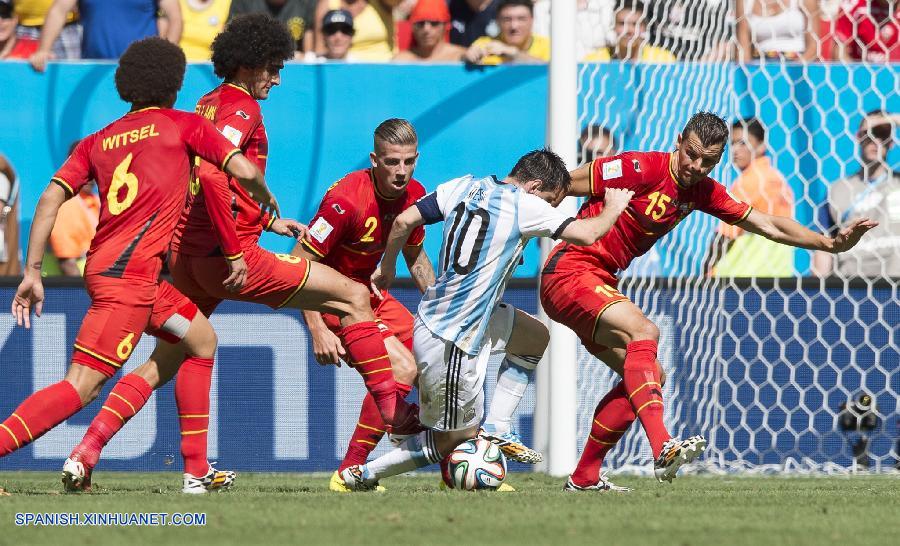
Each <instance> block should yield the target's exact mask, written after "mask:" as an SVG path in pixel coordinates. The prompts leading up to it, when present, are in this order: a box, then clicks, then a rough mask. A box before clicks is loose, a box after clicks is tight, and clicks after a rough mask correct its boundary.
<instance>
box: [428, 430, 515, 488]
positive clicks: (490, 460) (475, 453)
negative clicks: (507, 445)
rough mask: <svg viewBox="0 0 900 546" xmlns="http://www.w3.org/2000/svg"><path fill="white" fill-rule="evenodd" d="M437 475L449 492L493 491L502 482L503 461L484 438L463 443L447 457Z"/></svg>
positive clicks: (503, 473) (492, 445)
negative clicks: (462, 490) (441, 478)
mask: <svg viewBox="0 0 900 546" xmlns="http://www.w3.org/2000/svg"><path fill="white" fill-rule="evenodd" d="M441 475H442V477H443V479H444V483H445V484H447V487H449V488H450V489H465V490H466V491H477V490H479V489H487V490H493V489H497V488H498V487H500V484H501V483H503V480H504V478H506V457H504V455H503V452H502V451H500V448H499V447H497V445H496V444H494V443H491V442H489V441H488V440H485V439H484V438H475V439H472V440H466V441H465V442H463V443H461V444H459V445H458V446H457V447H456V449H454V450H453V452H452V453H450V455H449V456H448V457H447V462H446V464H445V465H443V471H442V472H441Z"/></svg>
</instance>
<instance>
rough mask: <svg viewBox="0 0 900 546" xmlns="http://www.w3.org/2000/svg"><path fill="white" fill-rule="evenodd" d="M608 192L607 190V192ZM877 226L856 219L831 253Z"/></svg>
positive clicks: (849, 245)
mask: <svg viewBox="0 0 900 546" xmlns="http://www.w3.org/2000/svg"><path fill="white" fill-rule="evenodd" d="M607 191H608V190H607ZM876 226H878V222H876V221H874V220H869V219H868V218H857V219H856V220H854V221H853V222H851V223H850V225H849V226H847V227H845V228H843V229H842V230H840V231H839V232H838V234H837V235H835V236H834V239H832V243H831V252H832V253H834V254H837V253H838V252H845V251H847V250H850V249H851V248H853V247H855V246H856V243H858V242H859V240H860V239H861V238H862V236H863V235H865V234H866V232H867V231H869V230H870V229H872V228H874V227H876Z"/></svg>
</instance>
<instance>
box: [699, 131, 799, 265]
mask: <svg viewBox="0 0 900 546" xmlns="http://www.w3.org/2000/svg"><path fill="white" fill-rule="evenodd" d="M731 161H732V163H733V164H734V166H735V167H736V168H737V170H738V172H740V175H739V176H738V178H737V180H735V182H734V184H733V185H732V186H731V190H730V191H731V193H732V194H733V195H734V196H735V197H737V198H738V199H740V200H741V201H743V202H744V203H747V204H749V205H750V206H751V207H753V208H754V209H755V210H758V211H760V212H765V213H766V214H773V215H775V216H787V217H790V216H793V212H794V193H793V192H792V191H791V188H790V186H788V184H787V182H786V181H785V180H784V176H782V175H781V173H780V172H778V169H776V168H775V167H774V166H773V165H772V161H771V160H770V159H769V156H767V155H766V130H765V128H764V127H763V125H762V123H760V122H759V120H758V119H756V118H746V119H742V120H738V121H735V122H734V123H733V124H732V125H731ZM703 270H704V271H705V272H706V273H707V274H708V275H711V276H718V277H790V276H792V275H793V274H794V249H793V248H791V247H789V246H785V245H782V244H779V243H776V242H774V241H770V240H769V239H766V238H765V237H763V236H761V235H756V234H753V233H748V232H746V231H744V230H743V229H741V228H740V227H738V226H736V225H732V224H728V223H725V222H722V223H721V224H719V229H718V231H717V232H716V234H715V235H714V236H713V240H712V244H711V246H710V249H709V252H707V255H706V259H705V260H704V267H703Z"/></svg>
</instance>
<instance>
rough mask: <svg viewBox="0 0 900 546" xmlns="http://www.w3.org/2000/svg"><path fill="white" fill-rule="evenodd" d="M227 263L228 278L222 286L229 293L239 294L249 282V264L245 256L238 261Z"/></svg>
mask: <svg viewBox="0 0 900 546" xmlns="http://www.w3.org/2000/svg"><path fill="white" fill-rule="evenodd" d="M225 261H226V262H228V278H227V279H225V280H224V281H222V286H224V287H225V290H228V291H229V292H239V291H240V290H241V288H243V287H244V282H245V281H246V280H247V262H245V261H244V257H243V256H241V257H240V258H238V259H236V260H225Z"/></svg>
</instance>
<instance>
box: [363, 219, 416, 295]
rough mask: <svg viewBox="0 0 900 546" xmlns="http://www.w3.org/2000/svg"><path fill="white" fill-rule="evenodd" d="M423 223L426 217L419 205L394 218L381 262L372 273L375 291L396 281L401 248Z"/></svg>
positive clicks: (385, 288) (385, 287)
mask: <svg viewBox="0 0 900 546" xmlns="http://www.w3.org/2000/svg"><path fill="white" fill-rule="evenodd" d="M421 225H425V218H424V217H423V216H422V213H421V212H420V211H419V207H418V206H413V207H409V208H408V209H406V210H404V211H403V212H402V213H400V216H398V217H396V218H395V219H394V224H393V225H392V226H391V232H390V234H389V235H388V240H387V244H386V246H385V249H384V256H383V257H382V258H381V264H379V266H378V268H377V269H376V270H375V272H374V273H372V290H373V291H374V292H375V293H378V292H380V291H381V290H387V289H388V288H389V287H390V286H391V283H393V282H394V277H395V276H396V275H397V256H399V255H400V250H402V249H403V245H404V244H406V241H407V240H408V239H409V235H410V233H412V232H413V230H414V229H416V228H417V227H419V226H421Z"/></svg>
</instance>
